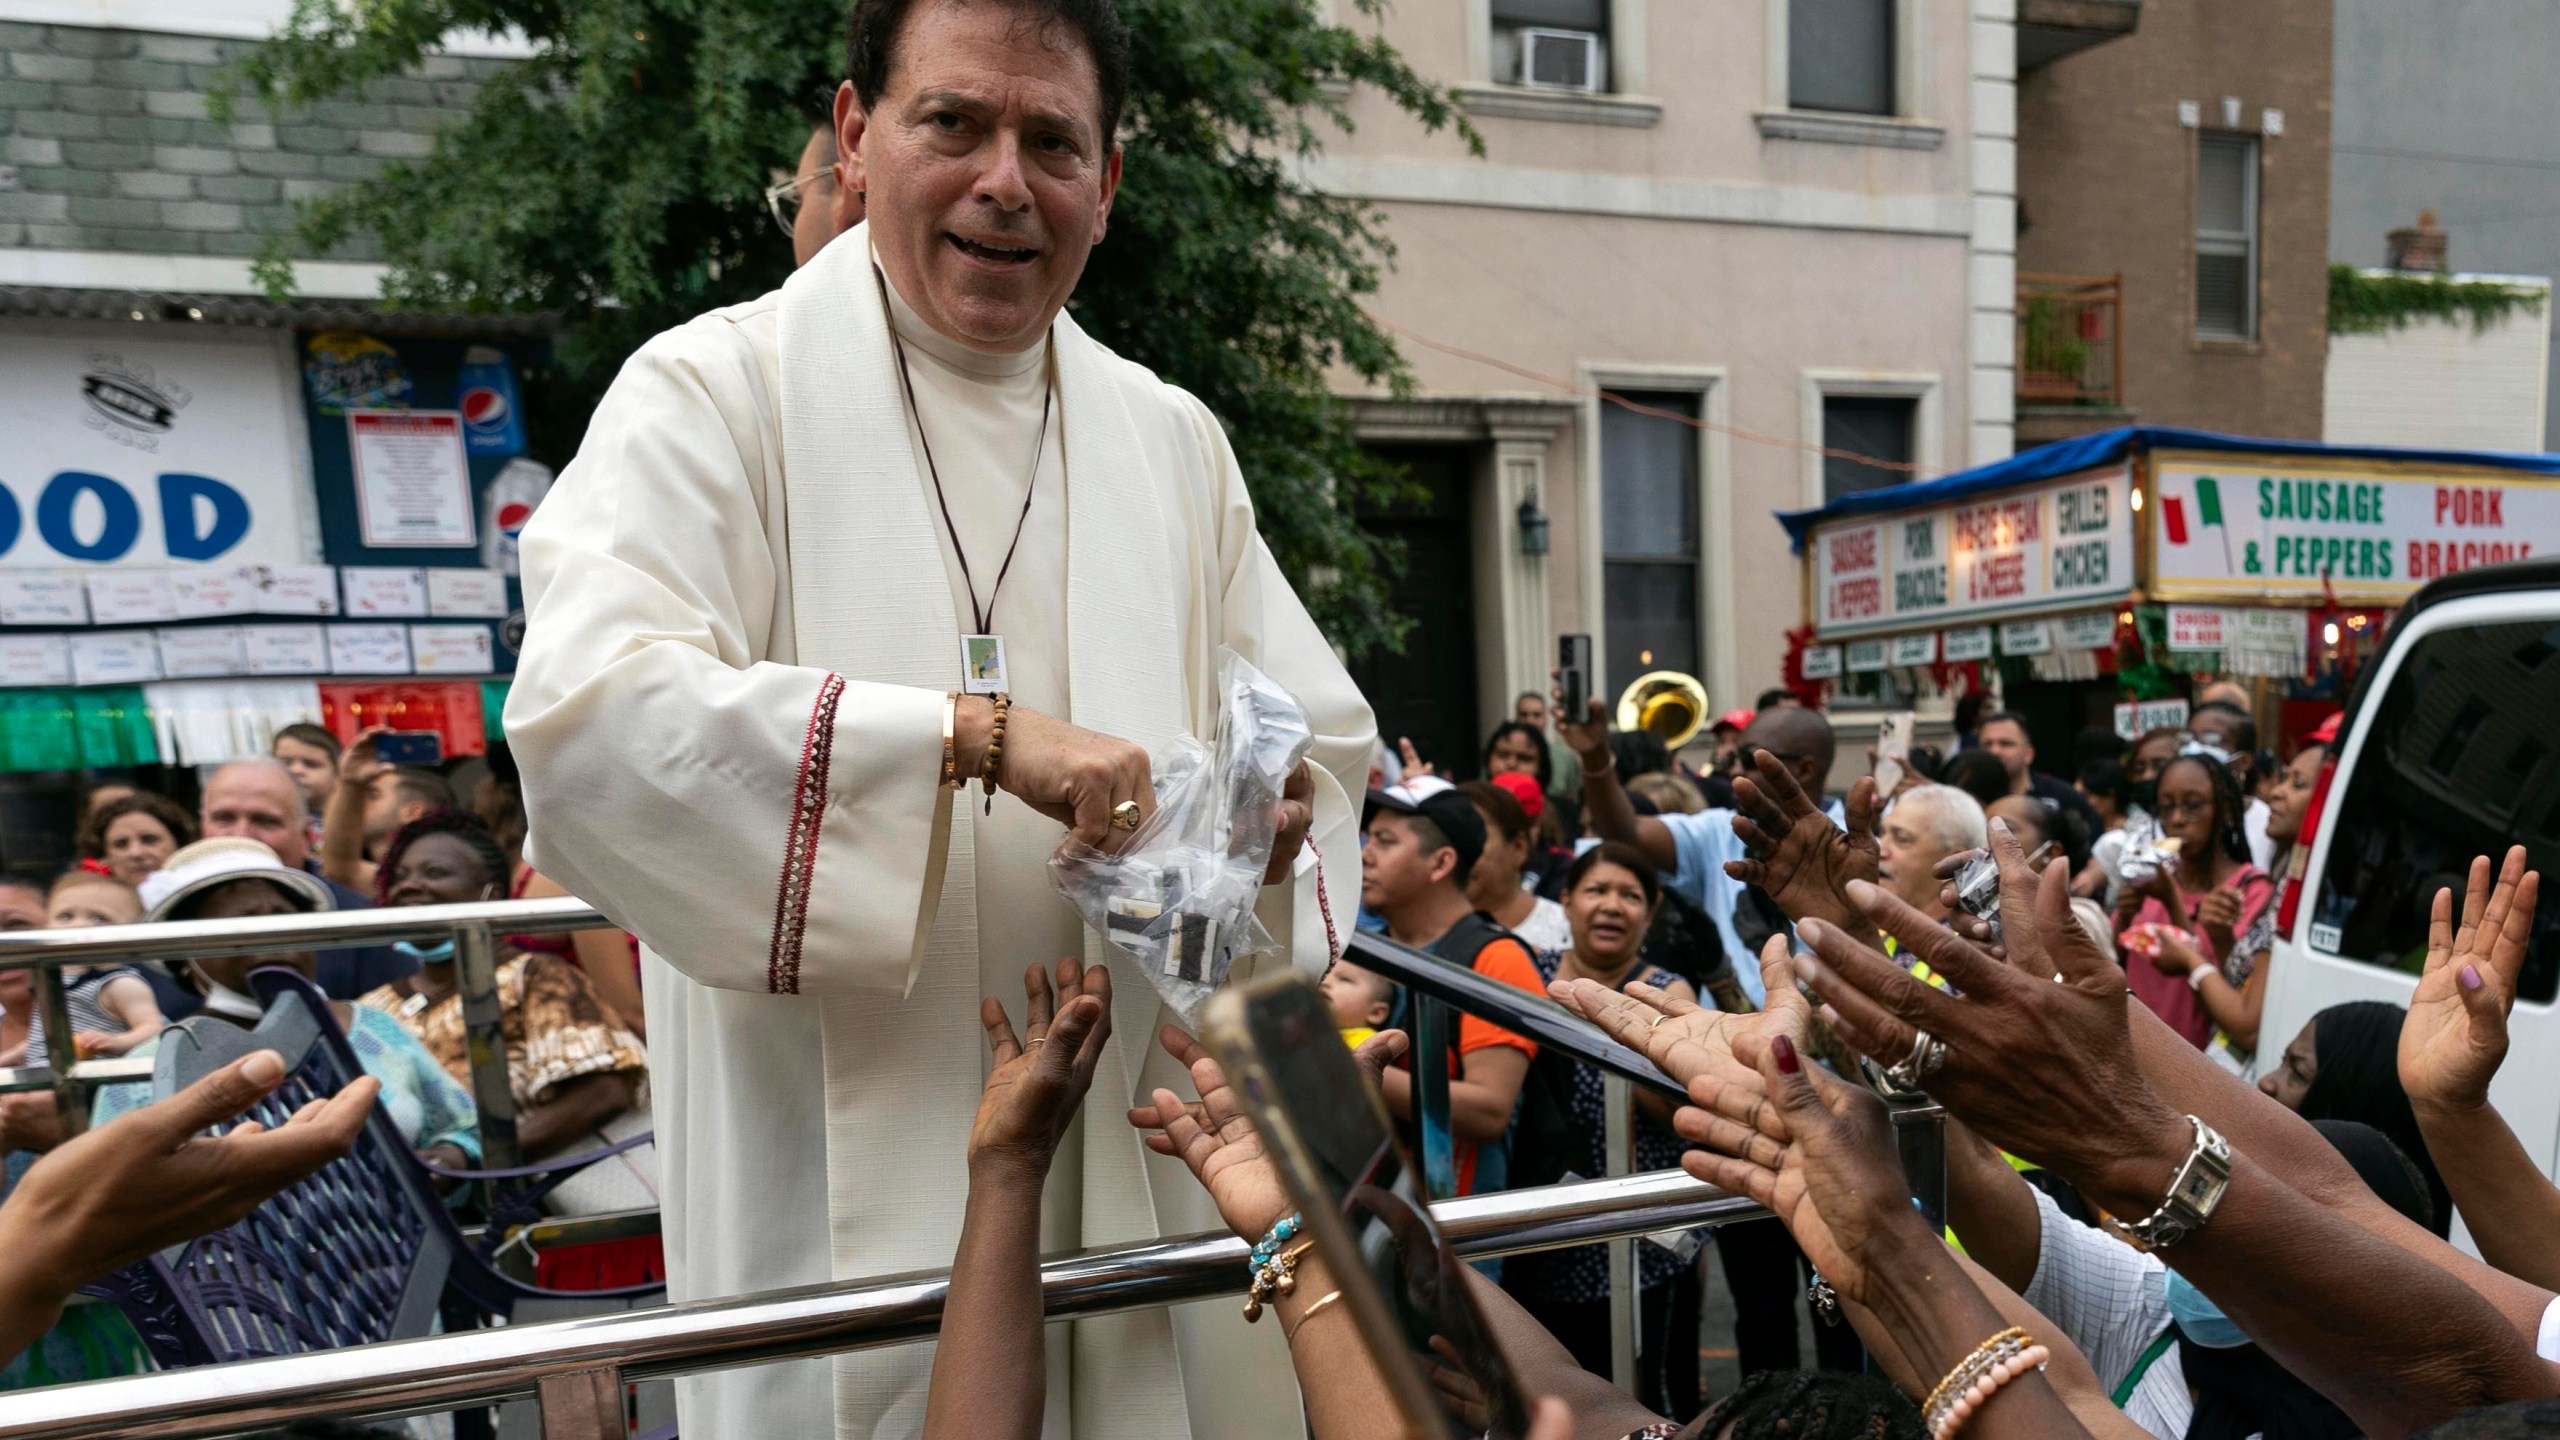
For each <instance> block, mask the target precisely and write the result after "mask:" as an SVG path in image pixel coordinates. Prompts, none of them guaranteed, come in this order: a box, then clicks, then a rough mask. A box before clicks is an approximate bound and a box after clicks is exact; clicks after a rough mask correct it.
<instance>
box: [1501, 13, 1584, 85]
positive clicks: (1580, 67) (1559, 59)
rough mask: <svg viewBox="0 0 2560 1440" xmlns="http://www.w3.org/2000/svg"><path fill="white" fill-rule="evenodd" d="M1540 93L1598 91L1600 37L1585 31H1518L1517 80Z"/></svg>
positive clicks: (1532, 29) (1528, 29) (1530, 29)
mask: <svg viewBox="0 0 2560 1440" xmlns="http://www.w3.org/2000/svg"><path fill="white" fill-rule="evenodd" d="M1519 83H1521V84H1523V85H1532V86H1536V87H1537V88H1539V89H1541V90H1597V89H1599V88H1600V37H1599V36H1598V35H1596V34H1593V33H1592V32H1591V31H1588V30H1540V29H1535V28H1526V29H1523V30H1521V32H1520V81H1519Z"/></svg>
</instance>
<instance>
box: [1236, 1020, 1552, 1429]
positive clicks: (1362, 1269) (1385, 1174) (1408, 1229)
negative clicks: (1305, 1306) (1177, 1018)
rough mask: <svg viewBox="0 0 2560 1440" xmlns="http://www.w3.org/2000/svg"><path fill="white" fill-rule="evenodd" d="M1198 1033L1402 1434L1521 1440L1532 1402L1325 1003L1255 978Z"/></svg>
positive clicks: (1383, 1109)
mask: <svg viewBox="0 0 2560 1440" xmlns="http://www.w3.org/2000/svg"><path fill="white" fill-rule="evenodd" d="M1200 1034H1201V1038H1202V1039H1203V1040H1204V1041H1206V1042H1207V1043H1208V1046H1209V1048H1210V1050H1211V1051H1212V1052H1214V1053H1215V1054H1216V1055H1217V1057H1218V1062H1219V1063H1220V1064H1221V1065H1223V1066H1225V1067H1226V1071H1227V1076H1228V1078H1229V1079H1230V1080H1231V1081H1233V1082H1234V1084H1235V1087H1236V1093H1237V1094H1239V1095H1241V1096H1243V1097H1244V1104H1245V1109H1246V1111H1247V1112H1248V1113H1250V1114H1251V1115H1252V1116H1253V1123H1254V1124H1255V1125H1256V1126H1258V1127H1260V1129H1261V1132H1262V1142H1263V1145H1264V1147H1265V1148H1266V1149H1267V1150H1268V1151H1269V1153H1270V1155H1271V1158H1272V1162H1273V1163H1274V1164H1275V1165H1276V1166H1277V1167H1278V1169H1279V1171H1280V1178H1281V1182H1282V1183H1283V1184H1285V1185H1286V1186H1287V1187H1288V1190H1289V1197H1290V1198H1291V1199H1292V1200H1295V1201H1296V1202H1297V1204H1298V1211H1299V1214H1300V1215H1301V1216H1303V1217H1304V1219H1305V1224H1306V1230H1305V1233H1306V1234H1307V1235H1309V1236H1311V1237H1313V1239H1314V1241H1315V1251H1316V1253H1317V1254H1319V1255H1321V1256H1322V1257H1323V1258H1324V1262H1325V1268H1326V1269H1327V1270H1329V1271H1331V1272H1332V1276H1333V1283H1334V1284H1336V1285H1339V1286H1341V1287H1342V1299H1341V1300H1339V1301H1337V1302H1335V1303H1336V1304H1338V1305H1340V1306H1341V1307H1342V1308H1343V1309H1345V1310H1347V1311H1348V1312H1350V1315H1351V1319H1352V1322H1353V1323H1354V1324H1355V1325H1357V1326H1358V1327H1359V1331H1360V1336H1361V1339H1362V1340H1363V1341H1364V1342H1365V1343H1366V1344H1367V1346H1368V1349H1369V1353H1370V1355H1371V1356H1372V1357H1374V1358H1375V1359H1376V1361H1377V1364H1378V1370H1379V1373H1380V1374H1381V1375H1383V1376H1384V1377H1385V1378H1386V1383H1387V1391H1388V1394H1389V1396H1390V1397H1391V1398H1392V1400H1393V1402H1394V1404H1395V1406H1396V1408H1397V1410H1398V1411H1399V1412H1400V1413H1401V1414H1402V1416H1403V1419H1404V1425H1405V1433H1406V1434H1408V1435H1413V1436H1428V1437H1447V1440H1461V1437H1466V1440H1472V1437H1476V1436H1482V1435H1487V1434H1490V1435H1492V1436H1494V1437H1495V1440H1518V1437H1520V1436H1522V1435H1524V1434H1525V1433H1526V1432H1527V1429H1528V1411H1527V1407H1526V1406H1525V1405H1524V1404H1523V1403H1522V1401H1521V1398H1520V1391H1519V1387H1518V1385H1516V1384H1515V1383H1514V1382H1513V1380H1512V1378H1511V1369H1510V1366H1509V1365H1508V1364H1506V1363H1505V1362H1504V1360H1503V1358H1502V1352H1501V1350H1500V1349H1499V1348H1498V1347H1497V1346H1496V1345H1495V1344H1494V1341H1493V1334H1492V1331H1491V1330H1489V1329H1488V1328H1487V1327H1486V1325H1485V1323H1484V1316H1483V1313H1482V1312H1481V1311H1479V1310H1477V1308H1476V1304H1475V1298H1474V1296H1473V1295H1471V1294H1470V1293H1469V1291H1468V1288H1467V1286H1468V1281H1467V1264H1466V1262H1465V1261H1463V1260H1461V1259H1459V1258H1458V1254H1457V1252H1456V1251H1455V1250H1454V1249H1452V1248H1450V1245H1449V1243H1448V1241H1447V1240H1446V1239H1445V1238H1443V1237H1442V1235H1441V1233H1440V1227H1439V1226H1438V1224H1437V1223H1435V1222H1434V1221H1433V1220H1432V1218H1431V1207H1430V1206H1429V1205H1428V1204H1427V1203H1425V1201H1424V1199H1423V1190H1422V1175H1421V1172H1420V1171H1419V1170H1418V1169H1416V1168H1415V1166H1414V1165H1413V1162H1412V1160H1411V1157H1409V1156H1407V1155H1406V1154H1405V1153H1404V1148H1403V1147H1402V1146H1400V1145H1398V1144H1397V1143H1396V1139H1395V1133H1394V1131H1393V1130H1392V1129H1391V1128H1390V1127H1389V1125H1388V1122H1387V1110H1386V1105H1385V1104H1384V1102H1382V1101H1381V1100H1380V1099H1379V1097H1378V1092H1377V1091H1376V1089H1375V1088H1373V1087H1372V1086H1371V1085H1370V1084H1369V1081H1368V1077H1366V1076H1364V1075H1362V1074H1361V1073H1360V1067H1359V1065H1358V1063H1357V1062H1355V1061H1354V1060H1353V1059H1352V1058H1351V1050H1350V1047H1349V1046H1346V1045H1344V1044H1343V1043H1342V1035H1341V1032H1340V1031H1338V1030H1336V1029H1335V1028H1334V1023H1333V1017H1332V1015H1331V1014H1330V1013H1328V1012H1327V1010H1326V1008H1325V1003H1324V997H1323V995H1322V994H1320V993H1319V992H1318V991H1317V989H1316V987H1315V986H1314V985H1313V984H1312V983H1310V982H1309V981H1307V980H1306V979H1305V978H1304V977H1302V976H1300V975H1298V974H1297V973H1296V972H1294V971H1288V970H1282V971H1279V972H1277V973H1274V974H1270V975H1265V976H1260V977H1257V978H1255V979H1254V980H1252V981H1251V982H1249V983H1247V984H1245V985H1243V986H1240V987H1230V988H1228V989H1225V990H1221V991H1219V992H1218V993H1217V994H1216V995H1215V996H1213V997H1211V998H1210V1001H1209V1004H1208V1008H1207V1009H1206V1010H1205V1011H1204V1012H1203V1013H1202V1016H1201V1026H1200ZM1435 1342H1437V1343H1436V1344H1435Z"/></svg>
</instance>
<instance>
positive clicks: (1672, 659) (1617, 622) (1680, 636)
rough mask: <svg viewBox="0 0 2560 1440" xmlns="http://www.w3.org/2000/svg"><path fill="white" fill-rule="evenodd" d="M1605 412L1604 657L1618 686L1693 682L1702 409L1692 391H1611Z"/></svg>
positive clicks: (1602, 502)
mask: <svg viewBox="0 0 2560 1440" xmlns="http://www.w3.org/2000/svg"><path fill="white" fill-rule="evenodd" d="M1607 393H1608V395H1610V396H1614V397H1616V398H1617V399H1618V400H1624V401H1627V402H1628V405H1633V406H1636V407H1639V408H1635V409H1630V408H1628V405H1621V404H1617V403H1614V401H1612V400H1609V399H1603V400H1602V401H1601V404H1600V544H1601V551H1602V570H1601V576H1602V580H1601V584H1602V588H1603V591H1604V595H1603V604H1602V610H1603V613H1604V614H1605V615H1606V617H1607V622H1608V631H1607V634H1608V649H1609V653H1608V654H1607V656H1606V657H1604V662H1605V664H1606V665H1607V667H1608V668H1607V671H1606V674H1607V675H1608V677H1609V682H1610V683H1611V684H1612V685H1623V684H1625V683H1626V682H1628V681H1630V680H1633V679H1634V678H1635V677H1637V676H1638V675H1641V674H1643V673H1645V672H1646V671H1648V670H1679V671H1682V672H1685V673H1687V674H1691V675H1695V674H1697V673H1699V670H1700V660H1701V657H1702V654H1703V652H1702V650H1701V649H1700V646H1699V643H1698V604H1699V597H1698V556H1699V531H1698V518H1699V517H1698V463H1699V447H1698V437H1699V433H1700V432H1699V429H1698V425H1697V421H1698V419H1699V418H1700V417H1699V404H1700V401H1701V400H1702V399H1703V398H1704V397H1702V396H1701V395H1700V394H1699V393H1698V392H1697V391H1695V390H1615V389H1613V390H1610V391H1608V392H1607Z"/></svg>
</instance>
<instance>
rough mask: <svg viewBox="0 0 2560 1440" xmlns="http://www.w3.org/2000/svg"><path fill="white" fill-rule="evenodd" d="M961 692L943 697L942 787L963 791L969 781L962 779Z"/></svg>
mask: <svg viewBox="0 0 2560 1440" xmlns="http://www.w3.org/2000/svg"><path fill="white" fill-rule="evenodd" d="M959 726H960V692H959V691H957V690H947V691H944V692H943V696H942V785H943V787H944V788H946V789H950V790H961V789H966V788H967V787H968V783H969V782H968V781H966V780H963V779H961V778H960V738H959Z"/></svg>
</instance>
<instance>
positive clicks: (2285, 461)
mask: <svg viewBox="0 0 2560 1440" xmlns="http://www.w3.org/2000/svg"><path fill="white" fill-rule="evenodd" d="M2152 466H2153V475H2154V477H2155V479H2154V482H2153V490H2154V498H2155V503H2154V504H2153V505H2152V507H2151V516H2150V520H2151V525H2152V539H2153V548H2152V589H2153V591H2154V592H2156V593H2157V594H2158V595H2159V596H2160V597H2161V598H2163V599H2170V600H2186V599H2193V600H2226V599H2228V600H2238V599H2258V600H2291V601H2294V602H2296V603H2302V602H2307V601H2314V600H2319V599H2321V597H2323V596H2325V595H2328V594H2331V593H2334V594H2335V596H2336V598H2337V599H2338V600H2339V601H2340V602H2343V603H2345V604H2349V605H2355V604H2385V605H2388V604H2396V603H2398V602H2399V601H2401V600H2404V599H2406V598H2408V596H2409V595H2410V594H2411V593H2412V592H2414V591H2415V590H2416V589H2417V588H2418V587H2419V586H2421V585H2424V584H2425V583H2427V582H2428V581H2430V580H2434V579H2436V578H2438V577H2440V576H2445V575H2453V574H2458V573H2460V572H2462V571H2464V570H2469V569H2472V568H2473V567H2475V566H2480V565H2495V564H2499V563H2501V562H2504V561H2508V560H2523V559H2528V558H2530V557H2532V556H2536V555H2548V554H2552V553H2554V552H2560V477H2548V476H2538V475H2528V474H2523V473H2520V472H2517V471H2512V470H2494V469H2489V468H2486V467H2473V466H2456V465H2446V466H2427V465H2420V464H2412V463H2400V462H2381V461H2365V462H2359V461H2353V460H2316V459H2314V460H2296V459H2294V458H2293V457H2289V456H2288V457H2277V456H2251V455H2247V454H2201V453H2197V452H2192V451H2189V452H2178V453H2173V452H2170V451H2166V450H2163V451H2159V452H2156V453H2155V454H2154V455H2153V457H2152Z"/></svg>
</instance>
